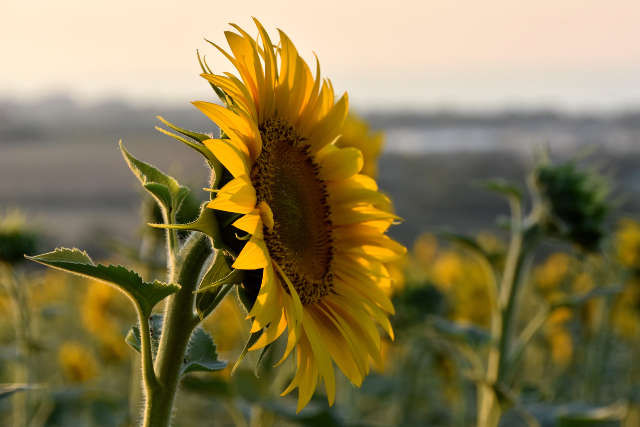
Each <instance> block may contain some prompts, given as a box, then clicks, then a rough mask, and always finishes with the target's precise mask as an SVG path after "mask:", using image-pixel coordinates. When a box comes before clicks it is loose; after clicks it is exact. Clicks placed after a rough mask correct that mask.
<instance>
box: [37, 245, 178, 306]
mask: <svg viewBox="0 0 640 427" xmlns="http://www.w3.org/2000/svg"><path fill="white" fill-rule="evenodd" d="M27 258H28V259H30V260H32V261H35V262H38V263H40V264H43V265H46V266H47V267H51V268H55V269H58V270H63V271H67V272H69V273H73V274H77V275H80V276H85V277H89V278H91V279H96V280H99V281H102V282H105V283H108V284H110V285H113V286H115V287H117V288H118V289H120V290H121V291H122V292H124V293H125V294H126V295H127V296H128V297H129V298H131V300H132V301H134V303H135V304H136V305H137V306H138V307H139V308H140V310H141V313H142V314H143V315H144V316H149V315H150V314H151V310H152V309H153V307H154V306H155V305H156V304H157V303H159V302H160V301H162V300H163V299H164V298H166V297H168V296H169V295H171V294H173V293H175V292H177V291H178V289H180V288H179V286H177V285H174V284H166V283H163V282H160V281H158V280H156V281H153V282H145V281H143V280H142V278H141V277H140V276H139V275H138V274H137V273H136V272H134V271H131V270H127V269H126V268H124V267H122V266H114V265H109V266H106V265H102V264H98V265H96V264H94V262H93V261H92V260H91V258H89V255H87V253H86V252H84V251H80V250H79V249H67V248H58V249H56V250H54V251H52V252H48V253H45V254H42V255H37V256H33V257H27Z"/></svg>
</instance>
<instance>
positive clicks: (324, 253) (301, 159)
mask: <svg viewBox="0 0 640 427" xmlns="http://www.w3.org/2000/svg"><path fill="white" fill-rule="evenodd" d="M259 129H260V135H261V137H262V152H261V153H260V156H258V159H257V160H256V162H255V164H254V166H253V168H252V170H251V181H252V183H253V186H254V187H255V189H256V193H257V197H258V202H262V201H264V202H266V203H267V204H268V205H269V207H270V208H271V211H272V212H273V222H274V225H273V229H272V230H269V229H268V228H267V227H265V228H264V239H265V242H266V245H267V248H268V250H269V254H270V256H271V258H272V259H273V260H274V261H275V262H276V263H278V265H279V266H280V267H281V268H282V270H283V271H284V273H285V274H286V275H287V278H288V279H289V280H290V281H291V282H292V284H293V286H294V288H295V289H296V291H297V293H298V295H299V296H300V300H301V301H302V303H303V304H309V303H313V302H316V301H318V300H319V299H321V298H322V297H323V296H325V295H327V294H328V293H329V291H330V289H331V287H332V276H331V260H332V258H333V244H332V243H333V242H332V239H331V217H330V210H329V204H328V200H327V190H326V186H325V184H324V182H323V181H322V180H321V179H320V177H319V176H318V170H319V167H318V165H317V164H316V163H314V162H313V160H312V158H311V156H310V154H309V150H308V146H307V145H306V144H305V143H304V140H303V139H302V138H300V137H298V136H297V135H296V134H295V131H294V129H293V128H292V127H291V126H289V125H288V124H287V123H285V122H283V121H281V120H279V119H270V120H267V121H265V122H264V123H263V124H262V125H261V126H260V127H259ZM281 282H282V283H283V285H284V282H283V281H281ZM284 287H285V289H288V288H287V287H286V285H284Z"/></svg>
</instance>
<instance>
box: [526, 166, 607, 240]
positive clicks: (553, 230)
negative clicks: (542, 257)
mask: <svg viewBox="0 0 640 427" xmlns="http://www.w3.org/2000/svg"><path fill="white" fill-rule="evenodd" d="M533 178H534V187H535V190H536V192H537V193H538V195H539V197H540V201H541V206H540V208H541V209H540V217H539V220H540V225H541V226H542V228H543V230H544V231H545V232H546V233H548V234H549V235H551V236H554V237H559V238H562V239H565V240H568V241H569V242H571V243H574V244H576V245H577V246H578V247H580V248H581V249H583V250H585V251H588V252H593V251H596V250H597V249H598V248H599V247H600V243H601V241H602V239H603V237H604V235H605V221H606V218H607V215H608V213H609V204H608V201H607V197H608V195H609V185H608V183H607V181H606V180H605V179H604V178H603V177H602V176H601V175H600V174H598V173H597V172H595V171H593V170H584V169H580V168H579V167H578V166H577V165H576V164H575V162H574V161H568V162H565V163H561V164H558V165H553V164H550V163H547V164H542V165H539V166H538V167H537V168H536V169H535V171H534V176H533Z"/></svg>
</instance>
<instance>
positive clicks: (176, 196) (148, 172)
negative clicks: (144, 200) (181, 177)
mask: <svg viewBox="0 0 640 427" xmlns="http://www.w3.org/2000/svg"><path fill="white" fill-rule="evenodd" d="M120 151H122V156H123V157H124V159H125V161H126V162H127V165H129V169H131V171H132V172H133V174H134V175H135V176H136V177H137V178H138V180H139V181H140V183H141V184H142V186H143V187H144V189H145V190H147V191H148V192H149V194H151V195H152V196H153V198H154V199H155V200H156V201H157V202H158V204H159V205H160V206H161V207H162V208H163V209H165V210H166V213H173V214H175V213H177V212H178V210H179V209H180V206H181V205H182V202H183V201H184V200H185V198H186V197H187V196H188V195H189V193H190V192H191V190H189V188H188V187H185V186H183V185H180V184H179V183H178V181H177V180H176V179H175V178H173V177H171V176H169V175H167V174H165V173H163V172H161V171H159V170H158V169H157V168H155V167H154V166H152V165H150V164H149V163H145V162H143V161H141V160H138V159H136V158H135V157H133V155H131V153H129V152H128V151H127V149H126V148H124V144H123V143H122V141H120Z"/></svg>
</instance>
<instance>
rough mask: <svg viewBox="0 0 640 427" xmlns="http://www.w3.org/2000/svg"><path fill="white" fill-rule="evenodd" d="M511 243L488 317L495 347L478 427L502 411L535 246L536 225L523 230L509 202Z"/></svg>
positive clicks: (488, 426) (491, 425)
mask: <svg viewBox="0 0 640 427" xmlns="http://www.w3.org/2000/svg"><path fill="white" fill-rule="evenodd" d="M509 202H510V207H511V239H510V242H509V249H508V252H507V259H506V262H505V267H504V270H503V274H502V280H501V282H500V291H499V300H498V304H497V305H495V306H494V309H493V313H492V317H491V334H492V337H493V342H494V343H497V347H492V348H491V350H490V351H489V359H488V362H487V371H486V377H485V381H483V382H482V383H480V384H478V426H479V427H496V426H497V425H498V423H499V421H500V417H501V416H502V412H503V409H504V408H503V407H502V402H501V399H499V397H498V394H497V393H496V389H497V388H499V387H505V386H507V384H505V383H506V377H507V375H508V373H509V371H510V370H511V368H512V366H511V364H512V362H513V359H512V357H511V356H512V348H513V340H514V335H515V333H514V329H515V322H516V314H517V311H518V310H517V306H518V297H519V294H520V291H521V289H522V285H523V283H524V277H525V276H526V274H525V272H526V270H527V266H528V265H529V260H530V255H531V253H532V251H533V248H534V247H535V245H536V243H537V228H536V227H535V225H533V226H532V225H529V226H528V227H525V225H524V223H525V222H524V221H523V213H522V206H521V204H520V201H519V200H518V199H517V198H510V200H509Z"/></svg>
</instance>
